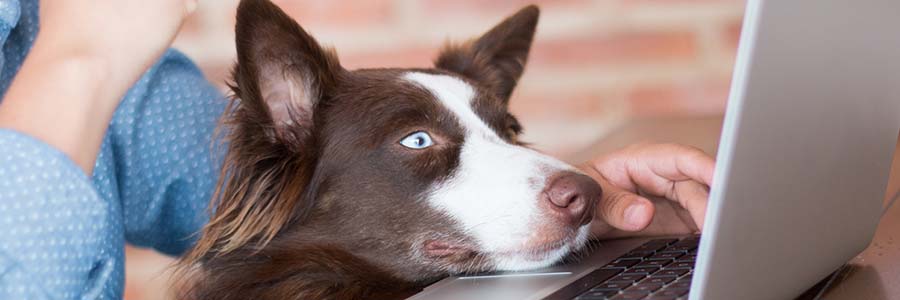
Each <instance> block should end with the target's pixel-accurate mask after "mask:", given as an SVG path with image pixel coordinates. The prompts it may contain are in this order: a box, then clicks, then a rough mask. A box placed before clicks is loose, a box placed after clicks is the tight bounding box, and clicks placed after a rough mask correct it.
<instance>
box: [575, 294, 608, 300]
mask: <svg viewBox="0 0 900 300" xmlns="http://www.w3.org/2000/svg"><path fill="white" fill-rule="evenodd" d="M615 294H617V293H613V295H615ZM609 297H612V295H609V296H595V295H581V296H578V297H575V299H574V300H606V299H609Z"/></svg>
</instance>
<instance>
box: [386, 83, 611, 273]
mask: <svg viewBox="0 0 900 300" xmlns="http://www.w3.org/2000/svg"><path fill="white" fill-rule="evenodd" d="M403 77H404V79H405V80H408V81H409V82H412V83H414V84H416V85H418V86H420V87H422V88H424V89H426V90H428V91H429V92H430V93H432V94H433V95H434V98H435V99H437V100H438V101H439V102H440V103H441V104H442V105H443V106H444V107H445V108H446V109H447V110H449V111H450V112H451V113H452V114H453V116H454V117H455V119H456V120H457V121H458V122H459V125H460V127H461V128H462V129H463V131H464V141H463V143H462V146H461V151H460V154H459V156H460V157H459V165H458V167H457V168H456V169H455V170H454V171H453V174H451V175H450V176H448V177H447V179H445V180H443V181H441V182H436V183H435V185H434V186H433V188H432V189H431V190H430V192H429V193H428V195H427V201H428V203H429V204H430V205H432V206H433V207H434V208H436V209H439V210H441V211H442V212H444V213H446V214H447V215H448V216H450V217H451V218H452V219H454V220H455V221H456V222H458V223H459V224H461V226H462V227H463V230H464V232H465V233H466V234H468V235H470V236H471V237H472V238H473V239H474V240H475V241H476V243H477V245H474V246H475V247H476V248H477V249H473V250H475V251H476V252H478V253H480V254H482V255H486V257H487V258H488V259H489V260H490V261H491V262H492V263H493V265H494V266H495V267H496V268H497V269H502V270H524V269H532V268H537V267H544V266H547V265H549V264H552V263H554V262H556V261H558V260H559V259H561V258H562V257H563V256H565V255H566V254H568V253H570V252H571V251H572V250H575V249H576V248H578V247H581V246H582V245H583V244H584V243H585V241H586V240H587V238H588V234H589V228H590V226H589V222H590V219H591V212H590V210H591V207H593V205H592V203H593V202H595V201H596V200H598V199H597V198H598V197H599V193H600V189H599V187H596V184H595V183H593V182H591V181H590V179H589V178H587V177H586V176H584V175H582V174H579V173H577V172H578V171H577V170H576V169H575V168H574V167H572V166H570V165H568V164H566V163H563V162H561V161H559V160H557V159H554V158H552V157H549V156H547V155H544V154H541V153H539V152H537V151H534V150H532V149H529V148H526V147H523V146H520V145H515V144H512V143H510V142H508V141H506V140H504V139H503V138H501V137H500V136H499V135H498V133H497V132H495V131H494V129H492V128H491V127H490V126H488V125H487V124H486V123H485V122H484V121H483V120H482V118H481V117H480V116H478V115H477V114H476V112H475V109H474V108H473V100H474V99H475V97H476V90H475V88H474V87H473V86H471V85H470V84H468V83H466V82H465V81H463V80H462V79H460V78H456V77H453V76H451V75H443V74H427V73H421V72H409V73H406V74H405V75H404V76H403ZM560 177H564V178H563V179H560ZM560 181H563V182H560ZM554 184H555V186H554ZM591 185H593V186H591ZM585 186H587V187H585ZM560 193H564V194H562V195H560ZM550 194H554V195H550ZM553 197H556V198H565V197H568V199H562V200H560V199H551V198H553ZM554 201H556V202H554ZM559 201H564V202H567V203H559ZM577 201H580V203H576V202H577ZM562 206H570V207H562ZM576 206H577V207H576Z"/></svg>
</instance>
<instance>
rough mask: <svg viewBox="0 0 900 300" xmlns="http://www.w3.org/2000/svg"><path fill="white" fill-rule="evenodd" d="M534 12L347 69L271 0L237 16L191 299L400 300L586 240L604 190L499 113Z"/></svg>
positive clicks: (189, 267) (518, 69)
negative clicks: (474, 34) (404, 63)
mask: <svg viewBox="0 0 900 300" xmlns="http://www.w3.org/2000/svg"><path fill="white" fill-rule="evenodd" d="M538 14H539V13H538V9H537V8H536V7H534V6H529V7H526V8H524V9H522V10H520V11H519V12H517V13H516V14H514V15H513V16H510V17H509V18H507V19H506V20H504V21H503V22H502V23H500V24H499V25H497V26H496V27H494V28H493V29H491V30H490V31H488V32H487V33H485V34H484V35H482V36H481V37H479V38H477V39H474V40H472V41H470V42H468V43H464V44H459V45H451V46H448V47H446V49H444V50H443V51H442V52H441V54H440V55H439V56H438V57H437V59H436V60H435V67H434V68H430V69H362V70H353V71H350V70H345V69H343V68H342V67H341V65H340V64H339V63H338V59H337V57H336V55H335V54H334V52H333V51H330V50H328V49H324V48H322V47H321V46H320V45H319V44H318V43H317V42H316V41H315V40H314V39H313V38H312V37H311V36H310V35H309V34H307V33H306V32H305V31H304V30H303V29H302V28H301V27H300V26H299V25H298V24H297V23H296V22H294V21H293V20H292V19H291V18H290V17H288V16H287V15H285V14H284V13H283V12H282V11H281V10H280V9H279V8H278V7H276V6H275V5H273V4H272V3H270V2H269V1H267V0H244V1H242V2H241V4H240V6H239V8H238V12H237V26H236V31H237V53H238V61H237V65H236V66H235V68H234V73H233V84H232V88H233V91H234V94H235V97H234V100H233V101H232V103H231V107H230V108H229V110H228V112H227V115H226V117H225V120H226V121H225V124H224V125H225V128H224V131H225V132H226V135H227V136H226V138H227V143H228V144H227V147H228V153H227V157H226V158H225V167H224V169H223V171H222V175H221V178H220V182H219V188H218V190H217V193H216V197H215V200H214V202H213V203H212V205H213V207H215V209H214V212H213V215H212V218H211V220H210V222H209V224H208V225H207V226H206V227H205V228H204V229H203V232H202V236H201V238H200V240H199V242H198V244H197V245H196V247H195V248H194V249H192V250H191V252H190V253H189V254H188V255H187V256H186V257H185V258H184V259H183V261H182V264H181V265H182V267H183V268H184V270H186V272H184V273H185V274H186V275H185V276H183V278H185V281H184V283H183V285H184V286H183V288H182V289H181V292H180V294H179V297H180V298H185V299H390V298H399V297H403V296H406V295H409V294H410V293H413V292H415V291H416V289H417V288H419V287H421V286H422V285H424V284H427V283H429V282H433V281H434V280H436V279H439V278H441V277H444V276H447V275H448V274H454V273H469V272H481V271H489V270H526V269H532V268H538V267H544V266H548V265H551V264H553V263H555V262H558V261H559V260H560V259H562V258H563V257H564V256H566V255H568V254H570V253H572V251H574V250H577V249H579V248H581V247H583V246H584V245H585V242H586V241H587V240H588V238H589V228H590V222H591V220H592V218H593V213H592V212H593V210H594V209H593V207H594V203H596V202H597V201H599V197H600V194H601V190H600V187H599V186H598V185H597V183H596V182H594V181H593V180H592V179H591V178H589V177H587V176H585V175H583V174H582V173H579V172H578V171H577V170H576V169H575V168H574V167H572V166H570V165H568V164H565V163H563V162H561V161H559V160H556V159H554V158H552V157H549V156H547V155H544V154H541V153H539V152H536V151H534V150H531V149H529V148H527V147H526V146H525V145H524V144H523V143H521V142H519V141H518V140H517V136H518V135H519V134H520V132H521V130H522V128H521V127H520V125H519V124H518V122H517V121H516V118H515V117H513V116H512V115H511V114H510V113H509V112H508V110H507V106H508V101H509V98H510V94H511V93H512V91H513V88H514V87H515V85H516V82H517V80H518V79H519V77H520V76H521V75H522V72H523V70H524V65H525V61H526V58H527V56H528V52H529V49H530V47H531V41H532V38H533V36H534V32H535V26H536V25H537V21H538Z"/></svg>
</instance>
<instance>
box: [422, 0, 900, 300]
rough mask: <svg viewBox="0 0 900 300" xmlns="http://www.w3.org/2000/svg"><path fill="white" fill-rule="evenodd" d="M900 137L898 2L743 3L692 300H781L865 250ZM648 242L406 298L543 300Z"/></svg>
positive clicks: (464, 280) (460, 280) (607, 245)
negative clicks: (899, 135)
mask: <svg viewBox="0 0 900 300" xmlns="http://www.w3.org/2000/svg"><path fill="white" fill-rule="evenodd" d="M898 133H900V1H896V0H751V1H749V2H748V4H747V10H746V15H745V19H744V25H743V32H742V34H741V40H740V46H739V49H738V57H737V63H736V65H735V70H734V75H733V81H732V86H731V95H730V98H729V102H728V108H727V111H726V114H725V122H724V127H723V130H722V137H721V141H720V144H719V151H718V156H717V161H718V163H717V166H716V174H715V179H714V184H713V187H712V190H711V194H710V206H709V208H708V211H707V215H706V220H705V224H706V228H705V229H704V233H703V238H702V239H701V242H700V247H699V250H698V256H697V262H696V265H695V268H694V271H693V281H692V285H691V287H690V299H790V298H793V297H796V296H798V295H800V294H801V293H802V292H803V291H804V290H806V289H808V288H809V287H810V286H812V285H813V284H815V283H816V282H817V281H819V280H820V279H822V278H824V277H826V276H827V275H828V274H829V273H831V272H832V271H834V270H835V269H837V268H838V267H840V266H841V265H842V264H844V263H845V262H846V261H848V260H849V259H851V258H852V257H854V256H855V255H857V254H858V253H859V252H861V251H862V250H863V249H865V248H866V247H867V246H868V244H869V242H870V241H871V239H872V236H873V234H874V232H875V228H876V226H877V224H878V220H879V218H880V216H881V213H882V200H883V199H884V192H885V188H886V185H887V179H888V173H889V170H890V164H891V159H892V155H893V152H894V146H895V143H896V141H897V137H898ZM646 240H648V239H626V240H617V241H610V242H603V243H601V246H600V247H598V251H596V252H594V253H591V254H590V255H588V256H587V257H586V258H585V259H583V260H581V261H579V262H577V263H573V264H568V265H560V266H555V267H551V268H548V269H543V270H538V271H534V272H526V273H506V274H503V273H501V274H494V275H485V276H470V277H450V278H446V279H444V280H441V281H439V282H437V283H435V284H433V285H431V286H429V287H427V288H426V289H425V290H424V291H422V292H421V293H419V294H417V295H415V296H413V297H412V298H410V299H435V300H439V299H545V298H548V297H551V296H553V295H559V293H558V291H560V290H561V289H564V288H567V287H568V288H571V285H570V284H571V283H573V282H575V281H576V280H579V279H581V278H583V277H584V276H585V275H587V274H589V273H591V272H592V271H594V270H596V269H597V268H600V267H601V266H604V265H605V264H607V263H608V262H610V261H612V260H613V259H615V258H616V257H618V256H620V255H622V254H624V253H626V252H627V251H629V250H630V249H632V248H634V247H636V246H638V245H640V244H642V243H643V242H645V241H646ZM598 283H599V282H598ZM554 297H555V296H554ZM551 298H552V297H551Z"/></svg>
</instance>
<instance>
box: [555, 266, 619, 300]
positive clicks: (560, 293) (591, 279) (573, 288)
mask: <svg viewBox="0 0 900 300" xmlns="http://www.w3.org/2000/svg"><path fill="white" fill-rule="evenodd" d="M621 272H622V269H596V270H594V271H591V272H590V273H588V274H587V275H584V276H583V277H581V278H578V280H575V282H572V283H570V284H569V285H567V286H565V287H563V288H561V289H559V290H557V291H556V292H554V293H553V294H551V295H550V296H547V297H546V298H545V299H572V297H574V296H577V295H581V294H583V293H584V292H585V291H587V290H589V289H590V288H591V287H594V286H596V285H597V283H600V282H604V281H606V280H607V279H609V278H612V277H613V276H616V275H618V274H619V273H621Z"/></svg>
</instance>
